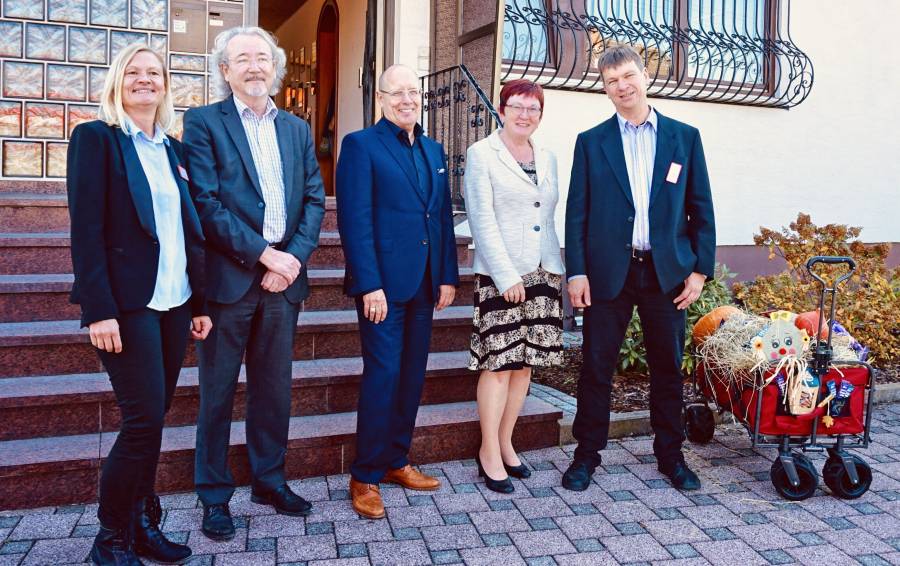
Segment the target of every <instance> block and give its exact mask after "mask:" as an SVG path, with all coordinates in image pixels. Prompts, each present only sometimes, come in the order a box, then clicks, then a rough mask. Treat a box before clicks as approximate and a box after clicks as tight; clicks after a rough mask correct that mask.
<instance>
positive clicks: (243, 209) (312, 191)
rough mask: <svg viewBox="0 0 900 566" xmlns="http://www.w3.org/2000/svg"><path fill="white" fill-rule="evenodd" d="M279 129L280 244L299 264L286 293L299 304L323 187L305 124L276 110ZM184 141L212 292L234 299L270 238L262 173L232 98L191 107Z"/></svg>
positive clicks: (304, 291)
mask: <svg viewBox="0 0 900 566" xmlns="http://www.w3.org/2000/svg"><path fill="white" fill-rule="evenodd" d="M275 131H276V132H277V136H278V150H279V153H281V162H282V167H283V178H284V197H285V198H284V201H285V210H286V213H287V217H286V222H285V226H286V229H285V233H284V240H283V241H282V242H281V245H280V246H279V247H280V248H281V249H282V250H283V251H286V252H288V253H290V254H293V255H294V256H295V257H296V258H297V259H298V260H300V264H301V265H302V269H301V271H300V276H299V277H297V279H296V280H295V281H294V283H293V284H291V286H290V287H288V288H287V289H285V291H284V294H285V297H287V299H288V300H289V301H291V302H292V303H297V302H300V301H302V300H303V299H305V298H306V297H307V296H308V295H309V280H308V277H307V269H306V264H307V262H308V261H309V256H310V254H312V252H313V250H314V249H315V248H316V246H317V245H318V242H319V229H320V227H321V225H322V217H323V216H324V215H325V191H324V188H323V186H322V177H321V175H320V174H319V164H318V162H317V161H316V155H315V151H314V150H313V140H312V135H311V134H310V131H309V126H308V125H307V123H306V122H304V121H303V120H301V119H299V118H297V117H296V116H293V115H291V114H288V113H286V112H284V111H282V110H279V111H278V116H277V117H276V118H275ZM183 142H184V146H185V154H186V156H187V166H188V173H189V176H190V188H191V195H192V196H193V198H194V203H195V204H196V207H197V213H198V214H199V216H200V223H201V224H202V226H203V232H204V234H205V236H206V241H207V252H206V278H207V285H208V286H207V298H208V299H209V300H212V301H216V302H218V303H225V304H231V303H235V302H237V301H238V300H239V299H240V298H241V297H243V296H244V294H246V292H247V290H248V289H249V288H250V284H251V283H252V282H253V280H254V278H255V277H256V276H257V275H258V269H259V268H258V267H257V262H258V260H259V256H260V255H261V254H262V252H263V250H264V249H265V248H266V246H267V245H268V242H266V240H265V239H264V238H263V236H262V230H263V216H264V210H263V209H264V208H265V202H264V201H263V197H262V189H261V188H260V185H259V176H258V174H257V172H256V166H255V165H254V163H253V155H252V154H251V153H250V144H249V142H248V141H247V135H246V133H244V126H243V125H242V124H241V118H240V116H239V115H238V112H237V107H236V106H235V105H234V100H233V99H232V97H230V96H229V97H228V98H227V99H225V100H223V101H221V102H216V103H215V104H210V105H209V106H204V107H201V108H192V109H191V110H188V111H187V112H186V113H185V115H184V136H183Z"/></svg>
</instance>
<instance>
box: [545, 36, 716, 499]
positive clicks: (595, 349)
mask: <svg viewBox="0 0 900 566" xmlns="http://www.w3.org/2000/svg"><path fill="white" fill-rule="evenodd" d="M599 68H600V73H601V75H602V77H603V86H604V89H605V90H606V94H607V96H609V99H610V100H611V101H612V103H613V105H614V106H615V107H616V114H615V115H614V116H613V117H612V118H610V119H608V120H606V121H605V122H603V123H601V124H600V125H598V126H596V127H594V128H592V129H590V130H588V131H586V132H583V133H581V134H580V135H579V136H578V140H577V141H576V143H575V157H574V162H573V164H572V177H571V183H570V185H569V197H568V203H567V207H566V271H567V275H568V278H569V286H568V291H569V297H570V298H571V300H572V305H573V306H575V307H582V308H584V309H585V310H584V366H583V370H582V374H581V378H580V380H579V382H578V412H577V413H576V415H575V422H574V424H573V429H572V432H573V434H574V436H575V438H576V439H577V440H578V447H577V448H576V450H575V455H574V459H573V461H572V464H571V465H570V466H569V468H568V470H566V472H565V474H564V475H563V486H564V487H566V488H567V489H571V490H574V491H582V490H585V489H587V487H588V485H589V484H590V480H591V475H592V474H593V472H594V469H595V468H596V467H597V466H598V465H600V453H599V451H600V450H602V449H603V448H605V447H606V442H607V437H608V433H609V407H610V392H611V390H612V376H613V373H614V372H615V369H616V365H617V361H618V354H619V349H620V347H621V345H622V340H623V338H624V336H625V330H626V328H627V326H628V322H629V321H630V320H631V316H632V312H633V310H634V307H635V306H637V309H638V315H639V316H640V319H641V328H642V330H643V335H644V345H645V346H646V348H647V364H648V365H649V366H650V424H651V426H652V427H653V432H654V435H655V438H654V440H653V452H654V454H655V455H656V459H657V466H658V468H659V471H660V472H662V473H663V474H664V475H666V476H668V477H669V479H670V480H671V481H672V484H673V485H674V486H675V487H676V488H679V489H684V490H691V489H699V488H700V480H699V478H698V477H697V475H696V474H695V473H694V472H692V471H691V470H690V468H688V466H687V465H686V464H685V462H684V457H683V455H682V453H681V443H682V442H683V440H684V436H683V432H682V426H681V408H682V382H683V377H682V374H681V359H682V355H683V350H684V338H685V322H686V321H685V309H687V308H688V306H689V305H690V304H691V303H693V302H694V301H696V300H697V298H698V297H699V296H700V292H701V291H702V290H703V283H704V281H705V280H706V279H707V278H708V277H712V275H713V269H714V264H715V252H716V235H715V222H714V219H713V204H712V196H711V192H710V187H709V178H708V176H707V172H706V160H705V158H704V156H703V146H702V145H701V143H700V133H699V132H698V131H697V129H696V128H693V127H691V126H688V125H687V124H683V123H681V122H677V121H675V120H672V119H671V118H667V117H665V116H663V115H662V114H660V113H658V112H656V111H655V110H654V109H653V108H651V107H650V105H649V104H648V102H647V86H648V84H649V80H650V79H649V75H648V73H647V70H646V68H645V67H644V62H643V60H642V59H641V57H640V56H639V55H638V54H637V53H635V51H634V50H632V49H631V48H630V47H612V48H610V49H607V50H606V51H604V53H603V55H602V56H601V57H600V62H599Z"/></svg>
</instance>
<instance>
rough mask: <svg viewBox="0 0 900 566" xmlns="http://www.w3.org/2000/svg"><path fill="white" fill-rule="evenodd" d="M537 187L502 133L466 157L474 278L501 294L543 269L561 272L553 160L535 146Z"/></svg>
mask: <svg viewBox="0 0 900 566" xmlns="http://www.w3.org/2000/svg"><path fill="white" fill-rule="evenodd" d="M532 146H533V148H534V160H535V169H537V178H538V184H537V186H535V185H534V183H532V182H531V179H530V178H529V177H528V175H526V174H525V172H524V171H523V170H522V167H521V166H519V164H518V163H516V160H515V158H514V157H513V156H512V154H511V153H510V152H509V150H508V149H507V148H506V145H504V143H503V140H501V139H500V130H496V131H494V133H492V134H491V135H490V136H488V137H487V138H485V139H483V140H480V141H478V142H476V143H475V144H473V145H472V146H471V147H470V148H469V149H468V151H467V152H466V174H465V176H464V177H463V178H464V179H465V193H464V195H463V196H464V198H465V203H466V212H467V215H468V220H469V228H470V229H471V231H472V238H473V240H474V244H475V262H474V265H473V266H472V269H473V271H474V272H475V273H481V274H483V275H488V276H490V277H491V279H493V280H494V284H495V285H496V286H497V289H498V290H499V291H500V292H501V293H502V292H505V291H506V290H508V289H509V288H510V287H512V286H513V285H515V284H516V283H520V282H521V281H522V277H521V276H522V275H525V274H526V273H530V272H532V271H534V270H535V269H537V268H538V266H542V267H543V268H544V269H545V270H546V271H549V272H550V273H558V274H562V273H564V272H565V268H564V267H563V262H562V257H561V256H560V247H559V239H558V238H557V237H556V226H555V223H554V220H553V216H554V212H555V210H556V203H557V201H558V200H559V189H558V187H557V177H556V156H555V155H553V153H552V152H550V151H549V150H546V149H543V148H541V147H538V146H537V145H536V144H535V143H534V142H533V141H532Z"/></svg>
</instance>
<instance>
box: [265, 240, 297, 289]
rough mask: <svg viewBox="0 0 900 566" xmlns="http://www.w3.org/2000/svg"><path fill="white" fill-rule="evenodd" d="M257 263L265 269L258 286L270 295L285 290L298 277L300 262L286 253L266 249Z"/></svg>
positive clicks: (269, 248)
mask: <svg viewBox="0 0 900 566" xmlns="http://www.w3.org/2000/svg"><path fill="white" fill-rule="evenodd" d="M259 262H260V263H261V264H263V265H264V266H265V267H266V270H267V271H266V273H265V274H264V275H263V278H262V281H261V282H260V286H261V287H262V288H263V289H265V290H266V291H268V292H270V293H280V292H282V291H284V290H285V289H287V288H288V287H289V286H290V285H291V283H293V282H294V280H296V279H297V276H298V275H300V260H298V259H297V258H296V257H294V256H293V255H292V254H289V253H287V252H282V251H278V250H276V249H275V248H272V247H267V248H266V249H265V250H263V253H262V255H261V256H259Z"/></svg>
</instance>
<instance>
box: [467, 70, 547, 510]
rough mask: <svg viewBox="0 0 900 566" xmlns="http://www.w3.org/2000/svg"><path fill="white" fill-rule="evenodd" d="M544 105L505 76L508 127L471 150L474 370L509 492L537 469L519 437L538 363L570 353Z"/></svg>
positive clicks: (487, 467)
mask: <svg viewBox="0 0 900 566" xmlns="http://www.w3.org/2000/svg"><path fill="white" fill-rule="evenodd" d="M543 105H544V95H543V90H542V89H541V87H540V86H539V85H537V84H534V83H532V82H531V81H528V80H516V81H512V82H509V83H506V85H504V87H503V89H502V90H501V92H500V108H499V110H500V116H501V119H502V120H503V123H504V127H503V129H501V130H497V131H495V132H494V133H493V134H491V135H490V136H489V137H487V138H485V139H483V140H481V141H479V142H477V143H475V144H474V145H472V147H470V148H469V150H468V152H467V156H466V173H465V199H466V210H467V213H468V220H469V226H470V228H471V231H472V237H473V239H474V243H475V263H474V266H473V270H474V272H475V273H476V280H475V312H474V318H473V333H472V342H471V359H470V363H469V369H472V370H480V371H481V376H480V378H479V381H478V413H479V418H480V420H481V448H480V450H479V452H478V455H477V457H476V461H477V462H478V468H479V475H482V476H484V478H485V484H486V485H487V487H488V488H489V489H492V490H494V491H499V492H501V493H509V492H512V491H513V485H512V482H511V481H510V479H509V476H513V477H518V478H526V477H528V476H530V475H531V472H530V471H529V470H528V468H527V467H526V466H525V465H523V464H522V462H521V461H520V460H519V457H518V456H517V455H516V451H515V449H514V448H513V445H512V435H513V428H514V427H515V424H516V419H518V416H519V411H520V410H521V408H522V404H523V403H524V400H525V395H526V394H527V392H528V384H529V381H530V379H531V368H532V367H533V366H549V365H558V364H560V363H561V362H562V295H561V291H562V278H563V273H564V267H563V263H562V258H561V256H560V246H559V240H558V239H557V236H556V227H555V225H554V220H553V217H554V212H555V209H556V203H557V200H558V198H559V191H558V188H557V177H556V157H555V156H554V155H553V154H552V153H551V152H550V151H548V150H546V149H542V148H540V147H539V146H537V145H536V144H535V143H534V142H533V141H532V139H531V135H532V134H533V133H534V131H535V130H536V129H537V127H538V125H539V124H540V122H541V116H542V114H543Z"/></svg>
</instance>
